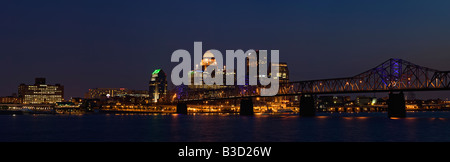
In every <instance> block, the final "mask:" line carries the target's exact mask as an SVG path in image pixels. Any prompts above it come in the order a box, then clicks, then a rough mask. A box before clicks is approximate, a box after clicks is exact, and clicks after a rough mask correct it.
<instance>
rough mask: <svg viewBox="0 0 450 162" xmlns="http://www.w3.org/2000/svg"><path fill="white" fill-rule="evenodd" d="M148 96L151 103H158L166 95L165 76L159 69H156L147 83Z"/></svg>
mask: <svg viewBox="0 0 450 162" xmlns="http://www.w3.org/2000/svg"><path fill="white" fill-rule="evenodd" d="M148 94H149V96H150V99H151V101H152V102H158V100H159V99H161V98H163V97H165V96H166V94H167V76H166V73H164V71H163V70H161V69H156V70H155V71H153V73H152V77H151V79H150V82H149V89H148Z"/></svg>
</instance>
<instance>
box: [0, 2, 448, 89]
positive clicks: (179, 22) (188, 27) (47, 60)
mask: <svg viewBox="0 0 450 162" xmlns="http://www.w3.org/2000/svg"><path fill="white" fill-rule="evenodd" d="M273 3H275V2H270V1H246V2H239V3H228V2H227V3H224V2H208V1H205V2H201V3H195V4H193V3H192V4H191V3H189V2H184V1H177V2H176V3H169V2H164V1H162V2H119V1H103V2H102V1H96V2H89V1H77V2H34V1H23V2H17V1H4V2H1V5H0V6H1V7H0V8H1V11H2V12H4V13H8V14H1V16H0V19H2V20H3V21H4V22H5V23H2V25H1V26H0V29H2V30H0V33H1V34H2V35H3V36H2V38H0V47H1V48H0V49H1V53H2V55H1V58H0V67H1V68H2V69H8V70H6V71H4V75H5V76H8V79H3V80H1V81H0V89H1V91H0V96H8V95H11V94H12V93H17V90H16V89H17V86H18V85H19V84H20V83H31V82H32V79H30V78H34V77H45V78H47V79H48V80H49V82H52V83H60V84H62V85H64V86H65V93H66V95H65V96H66V97H82V96H83V95H84V93H85V92H86V91H87V90H88V89H90V88H102V87H125V88H129V89H138V90H145V89H147V88H148V87H147V86H148V81H149V79H150V78H151V73H152V71H153V70H154V69H159V68H161V69H164V70H166V71H170V69H172V68H173V66H175V64H174V63H170V55H171V54H172V52H173V51H175V50H177V49H188V50H189V51H192V43H193V42H194V41H203V42H204V49H205V50H207V49H218V50H223V49H243V50H247V49H266V50H270V49H278V50H280V61H282V62H287V63H288V64H289V66H290V72H291V77H290V80H291V81H299V80H310V79H323V78H335V77H342V76H352V75H355V74H357V73H359V72H361V70H360V69H369V68H371V67H373V66H376V65H377V64H378V63H379V62H382V61H384V60H386V59H389V58H401V59H405V60H408V61H411V62H414V63H417V64H419V65H423V66H427V67H430V68H434V69H439V70H446V69H450V65H449V64H448V61H447V60H449V59H450V55H448V53H449V52H450V49H449V48H448V45H447V44H448V43H449V39H448V38H450V32H449V31H448V30H447V29H448V28H449V27H450V23H448V22H447V21H442V20H447V19H448V18H450V11H448V10H447V8H446V7H445V6H446V5H445V3H447V4H448V3H450V2H446V1H443V2H440V3H437V2H421V1H395V2H391V1H377V2H360V1H348V2H347V3H338V2H335V1H314V2H277V5H273ZM443 3H444V4H443ZM86 6H89V7H86ZM99 8H103V9H102V10H100V9H99ZM268 31H270V32H268ZM355 60H358V61H355ZM55 67H57V68H55ZM24 69H26V70H24ZM168 82H169V84H170V81H168ZM424 96H425V97H428V96H430V98H437V97H440V98H445V96H449V93H448V92H438V93H435V92H433V93H432V94H431V95H430V94H429V93H424V94H422V93H421V92H418V95H417V97H424Z"/></svg>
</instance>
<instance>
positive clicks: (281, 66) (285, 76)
mask: <svg viewBox="0 0 450 162" xmlns="http://www.w3.org/2000/svg"><path fill="white" fill-rule="evenodd" d="M273 65H274V66H275V68H278V74H277V76H276V78H274V79H279V80H280V83H288V82H289V68H288V65H287V63H285V62H279V63H274V64H273ZM269 71H271V69H270V70H269ZM269 75H272V73H270V74H269Z"/></svg>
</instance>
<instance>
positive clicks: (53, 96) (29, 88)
mask: <svg viewBox="0 0 450 162" xmlns="http://www.w3.org/2000/svg"><path fill="white" fill-rule="evenodd" d="M18 92H19V98H21V100H22V103H23V104H55V103H56V102H62V101H63V98H64V86H62V85H60V84H55V85H48V84H46V83H45V78H36V79H35V84H34V85H25V84H20V85H19V90H18Z"/></svg>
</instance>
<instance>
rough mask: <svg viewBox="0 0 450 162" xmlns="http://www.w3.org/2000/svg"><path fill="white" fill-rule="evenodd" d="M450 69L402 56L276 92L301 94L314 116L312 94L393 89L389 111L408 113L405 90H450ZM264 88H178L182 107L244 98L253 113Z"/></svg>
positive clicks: (305, 110) (305, 111)
mask: <svg viewBox="0 0 450 162" xmlns="http://www.w3.org/2000/svg"><path fill="white" fill-rule="evenodd" d="M449 73H450V71H440V70H435V69H431V68H427V67H424V66H420V65H416V64H413V63H411V62H408V61H405V60H402V59H389V60H387V61H385V62H383V63H381V64H380V65H378V66H376V67H374V68H372V69H369V70H367V71H365V72H363V73H360V74H357V75H355V76H352V77H344V78H332V79H321V80H307V81H294V82H287V83H280V88H279V91H278V94H277V95H276V96H301V99H300V115H302V116H314V114H315V106H314V99H313V97H312V95H315V94H342V93H370V92H389V93H390V94H389V100H388V115H389V116H392V117H394V116H395V117H404V116H405V114H406V111H405V100H404V94H403V91H436V90H450V74H449ZM260 88H261V86H227V87H224V88H220V89H213V90H211V89H203V90H198V89H195V90H189V89H188V90H186V89H184V90H181V91H178V92H181V93H179V94H178V96H177V97H178V103H179V105H181V106H180V109H183V108H184V107H187V106H185V105H183V104H186V103H189V102H193V101H202V100H221V99H240V100H241V114H250V115H251V114H253V110H252V109H253V104H252V100H251V98H253V97H264V96H261V95H260V91H259V89H260ZM396 93H398V94H396ZM181 112H184V111H181ZM186 112H187V111H186Z"/></svg>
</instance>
